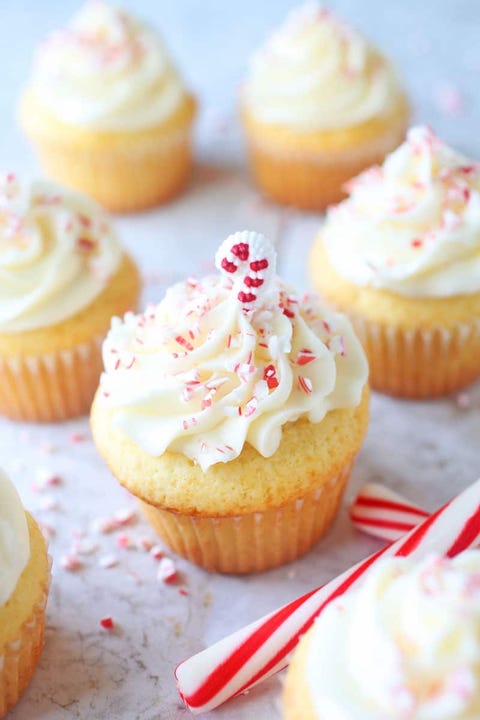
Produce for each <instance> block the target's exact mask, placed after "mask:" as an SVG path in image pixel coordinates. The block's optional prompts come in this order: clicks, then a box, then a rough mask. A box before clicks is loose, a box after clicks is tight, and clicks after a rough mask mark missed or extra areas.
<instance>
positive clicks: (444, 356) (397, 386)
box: [350, 314, 480, 399]
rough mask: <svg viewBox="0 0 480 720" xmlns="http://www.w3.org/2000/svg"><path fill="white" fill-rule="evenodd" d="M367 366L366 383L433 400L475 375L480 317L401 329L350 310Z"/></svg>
mask: <svg viewBox="0 0 480 720" xmlns="http://www.w3.org/2000/svg"><path fill="white" fill-rule="evenodd" d="M350 319H351V320H352V323H353V325H354V327H355V330H356V333H357V335H358V337H359V339H360V341H361V343H362V345H363V346H364V348H365V351H366V354H367V357H368V361H369V364H370V384H371V386H372V387H373V388H374V389H375V390H378V391H379V392H384V393H387V394H389V395H394V396H397V397H404V398H418V399H422V398H434V397H439V396H443V395H448V394H450V393H452V392H455V391H458V390H461V389H462V388H464V387H466V386H467V385H470V383H472V382H474V381H475V380H477V379H478V378H480V359H479V358H480V320H479V319H474V320H472V322H471V323H466V322H465V323H459V324H457V325H454V326H453V327H448V328H446V327H442V326H437V327H432V328H425V329H423V328H419V329H403V328H398V327H393V326H392V327H386V326H384V325H381V324H379V323H373V322H368V321H366V320H365V319H363V318H360V317H357V316H355V315H352V314H350Z"/></svg>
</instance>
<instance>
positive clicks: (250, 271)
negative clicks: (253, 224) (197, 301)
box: [215, 230, 276, 310]
mask: <svg viewBox="0 0 480 720" xmlns="http://www.w3.org/2000/svg"><path fill="white" fill-rule="evenodd" d="M215 264H216V266H217V268H218V269H219V270H220V272H222V273H223V274H224V275H226V276H227V277H228V278H230V279H231V280H232V281H233V286H234V291H235V292H236V293H237V298H238V300H239V301H240V303H241V304H242V307H243V309H244V310H254V309H255V307H256V306H257V305H258V301H259V300H260V299H261V297H262V295H264V294H265V292H266V291H267V290H268V289H269V287H270V285H271V281H272V279H273V277H274V276H275V264H276V254H275V249H274V247H273V245H272V243H271V242H270V241H269V240H267V239H266V238H265V237H264V236H263V235H260V234H259V233H256V232H251V231H248V230H244V231H243V232H237V233H235V234H234V235H230V236H229V237H228V238H227V239H226V240H224V242H223V243H222V244H221V245H220V247H219V249H218V251H217V254H216V256H215Z"/></svg>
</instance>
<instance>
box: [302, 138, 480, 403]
mask: <svg viewBox="0 0 480 720" xmlns="http://www.w3.org/2000/svg"><path fill="white" fill-rule="evenodd" d="M349 191H350V197H349V198H348V199H347V200H345V201H344V202H342V203H340V204H339V205H338V206H337V207H334V208H331V209H330V210H329V212H328V214H327V219H326V223H325V225H324V227H323V228H322V230H321V232H320V235H319V237H318V238H317V240H316V242H315V245H314V248H313V254H312V258H311V264H310V269H311V273H312V280H313V284H314V286H315V288H316V289H317V290H318V291H319V292H320V293H321V294H322V295H323V296H324V298H325V299H326V300H327V302H328V303H329V304H330V305H332V306H333V307H335V308H337V309H339V310H340V311H342V312H346V313H347V314H348V315H349V316H350V318H351V320H352V322H353V324H354V326H355V328H356V330H357V333H358V335H359V337H360V339H361V340H362V342H363V344H364V346H365V348H366V351H367V356H368V358H369V362H370V380H371V384H372V387H374V388H376V389H377V390H380V391H382V392H387V393H391V394H392V395H399V396H404V397H417V398H427V397H434V396H437V395H444V394H447V393H450V392H452V391H454V390H458V389H459V388H461V387H463V386H465V385H468V383H471V382H472V381H473V380H475V379H477V378H479V377H480V321H479V319H480V164H479V163H474V162H472V161H471V160H468V159H467V158H465V157H463V156H462V155H460V154H459V153H457V152H455V151H454V150H452V149H451V148H449V147H448V146H447V145H445V144H444V143H443V142H442V141H441V140H439V138H437V137H436V136H435V135H434V133H433V132H432V131H431V130H430V129H428V128H426V127H417V128H413V129H412V130H410V132H409V134H408V139H407V141H406V142H405V144H403V145H402V146H401V147H400V148H398V150H396V151H395V152H394V153H393V154H392V155H390V156H389V157H388V158H387V160H386V161H385V163H384V165H383V166H382V167H373V168H371V169H370V170H367V171H366V172H365V173H363V174H362V175H360V176H359V177H358V178H356V179H355V180H353V181H351V182H350V184H349Z"/></svg>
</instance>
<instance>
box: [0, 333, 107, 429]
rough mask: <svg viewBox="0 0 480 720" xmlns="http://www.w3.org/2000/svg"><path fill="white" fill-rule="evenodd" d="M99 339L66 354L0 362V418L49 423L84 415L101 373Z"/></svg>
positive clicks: (100, 342)
mask: <svg viewBox="0 0 480 720" xmlns="http://www.w3.org/2000/svg"><path fill="white" fill-rule="evenodd" d="M102 342H103V337H100V336H99V337H96V338H94V339H93V340H92V341H91V342H89V343H84V344H81V345H77V346H76V347H73V348H72V349H70V350H61V351H59V352H56V353H51V354H45V355H37V356H30V357H12V358H0V414H3V415H6V416H7V417H10V418H13V419H15V420H33V421H47V422H52V421H56V420H64V419H67V418H71V417H77V416H79V415H84V414H86V413H87V412H88V411H89V409H90V404H91V401H92V399H93V395H94V393H95V390H96V388H97V386H98V381H99V377H100V373H101V369H102V360H101V345H102Z"/></svg>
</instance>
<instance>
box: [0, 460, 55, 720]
mask: <svg viewBox="0 0 480 720" xmlns="http://www.w3.org/2000/svg"><path fill="white" fill-rule="evenodd" d="M49 580H50V561H49V558H48V555H47V549H46V546H45V541H44V539H43V536H42V534H41V532H40V529H39V527H38V525H37V523H36V522H35V520H34V519H33V518H32V517H31V516H30V515H29V514H28V513H26V512H25V510H24V509H23V507H22V504H21V502H20V498H19V497H18V494H17V492H16V490H15V488H14V487H13V485H12V483H11V482H10V480H9V479H8V478H7V477H6V475H5V474H4V473H3V472H1V471H0V718H3V717H4V715H6V713H7V712H8V711H9V710H10V708H12V707H13V706H14V705H15V703H16V702H17V701H18V700H19V698H20V696H21V695H22V693H23V692H24V691H25V689H26V687H27V685H28V683H29V682H30V679H31V677H32V675H33V673H34V672H35V668H36V666H37V663H38V660H39V658H40V653H41V651H42V647H43V629H44V625H45V606H46V604H47V595H48V586H49Z"/></svg>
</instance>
